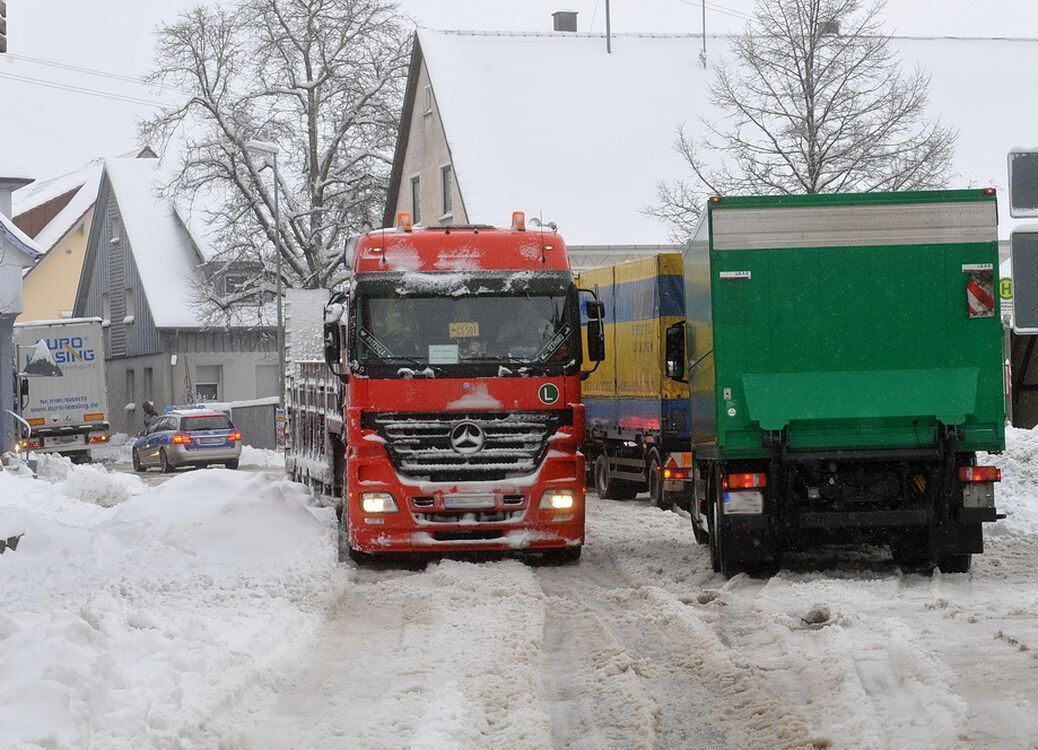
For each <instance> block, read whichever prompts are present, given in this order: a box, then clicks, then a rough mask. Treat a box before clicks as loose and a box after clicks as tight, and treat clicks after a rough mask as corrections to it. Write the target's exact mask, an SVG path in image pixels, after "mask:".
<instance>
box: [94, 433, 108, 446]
mask: <svg viewBox="0 0 1038 750" xmlns="http://www.w3.org/2000/svg"><path fill="white" fill-rule="evenodd" d="M107 442H108V436H107V435H91V436H90V443H91V444H92V445H97V444H98V443H107Z"/></svg>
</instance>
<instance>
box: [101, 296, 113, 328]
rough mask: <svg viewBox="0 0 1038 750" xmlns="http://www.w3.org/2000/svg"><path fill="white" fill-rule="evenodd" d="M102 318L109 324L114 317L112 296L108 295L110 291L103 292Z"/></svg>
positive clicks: (105, 323)
mask: <svg viewBox="0 0 1038 750" xmlns="http://www.w3.org/2000/svg"><path fill="white" fill-rule="evenodd" d="M101 318H102V319H103V320H104V325H108V322H109V321H110V320H111V319H112V298H111V297H109V296H108V292H101Z"/></svg>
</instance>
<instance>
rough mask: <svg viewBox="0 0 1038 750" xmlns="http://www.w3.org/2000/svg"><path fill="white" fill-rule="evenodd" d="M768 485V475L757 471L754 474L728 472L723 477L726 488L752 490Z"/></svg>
mask: <svg viewBox="0 0 1038 750" xmlns="http://www.w3.org/2000/svg"><path fill="white" fill-rule="evenodd" d="M767 486H768V475H767V474H765V473H763V472H759V473H754V474H729V475H728V476H727V477H725V479H724V488H725V489H726V490H754V489H757V488H758V487H767Z"/></svg>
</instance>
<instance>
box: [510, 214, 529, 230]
mask: <svg viewBox="0 0 1038 750" xmlns="http://www.w3.org/2000/svg"><path fill="white" fill-rule="evenodd" d="M512 231H513V232H525V231H526V214H524V213H523V212H522V211H513V212H512Z"/></svg>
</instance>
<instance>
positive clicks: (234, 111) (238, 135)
mask: <svg viewBox="0 0 1038 750" xmlns="http://www.w3.org/2000/svg"><path fill="white" fill-rule="evenodd" d="M403 21H404V19H403V18H402V17H401V16H400V15H399V13H398V11H397V8H396V5H395V4H394V3H392V2H390V1H389V0H240V2H239V3H238V4H237V5H236V6H234V7H230V8H228V7H226V6H223V7H220V8H211V7H208V6H199V7H197V8H195V9H193V10H191V11H189V12H187V13H186V14H184V15H183V16H181V17H180V18H179V19H178V20H177V21H176V22H175V23H172V24H169V25H164V26H162V27H160V28H159V30H158V52H157V59H156V69H155V71H154V72H153V73H152V74H151V80H152V81H153V82H154V83H155V84H157V85H159V86H162V87H165V88H170V89H172V90H174V91H179V92H182V93H183V94H184V96H185V98H186V100H185V101H184V102H183V104H182V105H181V106H179V107H178V108H176V109H171V110H168V111H163V112H161V113H160V114H158V115H157V116H156V117H154V118H153V119H151V120H150V121H148V122H146V123H144V124H143V125H142V136H143V137H144V139H145V141H146V142H158V143H162V144H165V145H169V144H170V143H171V142H172V143H174V144H176V146H177V148H178V149H179V151H180V162H179V166H180V168H179V170H178V172H177V173H176V177H175V179H174V180H173V181H172V183H171V184H170V185H169V186H168V191H169V193H170V194H171V196H172V197H174V198H175V199H176V201H177V203H178V205H187V206H189V207H190V208H189V210H190V211H192V212H200V213H201V218H202V220H203V222H202V223H204V224H205V225H207V233H208V234H209V235H210V236H211V238H212V240H213V242H212V245H213V246H214V247H215V248H216V249H217V252H216V257H215V259H214V260H213V261H211V262H210V266H211V274H210V276H211V277H213V278H218V279H219V278H223V277H224V275H225V274H224V273H221V272H222V271H226V270H227V269H229V268H234V269H235V270H236V273H235V280H234V283H233V284H207V286H206V288H205V289H204V290H202V294H203V296H204V297H205V299H207V300H208V301H209V302H210V303H212V304H213V305H214V306H215V309H217V310H223V311H227V310H231V309H233V308H234V307H235V306H236V305H240V304H242V303H243V302H245V301H247V300H255V299H256V297H257V294H259V295H260V296H262V294H263V293H265V292H269V290H270V289H272V288H273V286H274V278H273V269H274V262H273V259H274V252H275V251H274V247H275V242H274V239H275V232H276V229H275V222H274V192H273V190H274V186H273V176H272V174H271V173H270V171H264V169H263V167H264V164H263V162H258V161H257V156H256V155H255V154H253V153H250V152H249V150H248V149H247V147H246V143H247V142H248V141H249V140H251V139H254V138H258V139H261V140H268V141H274V142H276V143H277V144H278V145H279V147H280V149H281V153H280V155H279V157H278V158H279V162H278V167H279V172H280V182H281V184H280V190H281V191H282V192H281V198H280V200H281V230H280V242H279V243H278V244H279V245H280V247H281V253H282V260H283V263H282V269H283V276H284V283H285V285H287V286H290V287H304V288H319V287H331V286H333V285H334V284H335V283H337V282H338V281H340V280H341V279H342V277H343V267H342V258H343V250H344V245H345V242H346V239H347V237H348V236H349V235H350V234H355V233H356V232H358V231H359V230H360V229H361V227H362V226H363V225H364V224H365V223H374V220H375V219H376V217H379V216H380V214H381V210H382V206H383V205H384V203H385V195H386V189H387V186H388V181H389V169H390V165H391V162H392V152H393V147H394V145H395V138H396V131H397V124H398V119H399V112H400V102H401V100H402V97H403V85H404V80H405V77H406V73H407V63H408V55H409V51H410V40H409V35H408V33H407V31H406V28H405V24H404V23H403ZM243 270H244V271H245V273H243Z"/></svg>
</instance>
